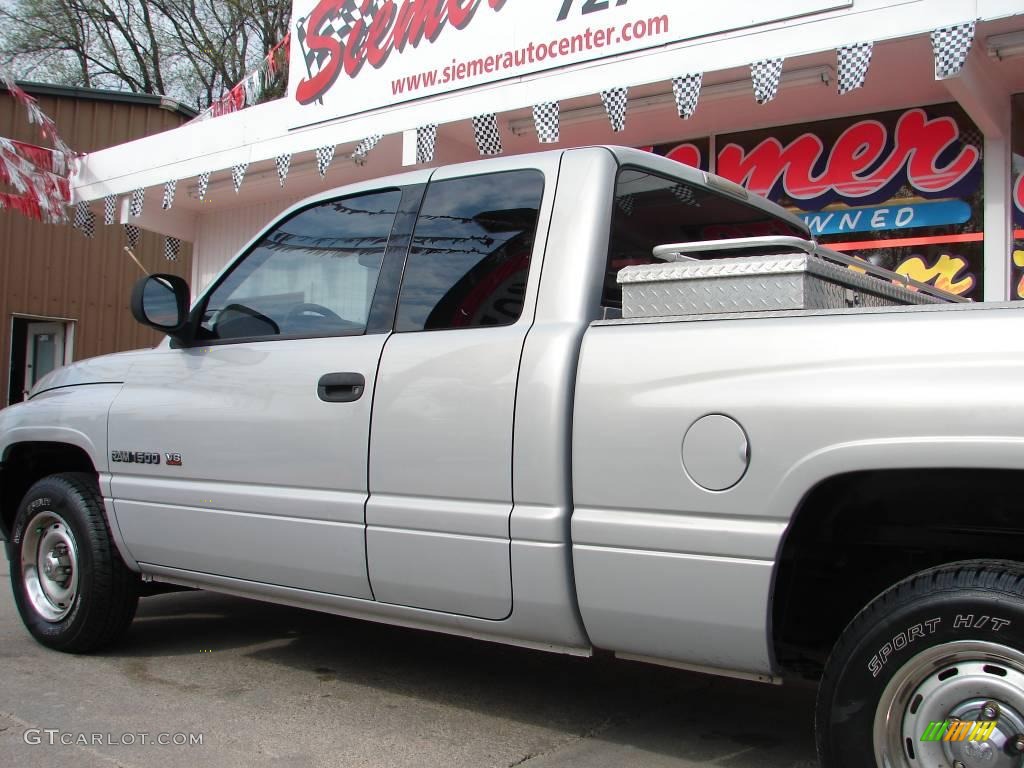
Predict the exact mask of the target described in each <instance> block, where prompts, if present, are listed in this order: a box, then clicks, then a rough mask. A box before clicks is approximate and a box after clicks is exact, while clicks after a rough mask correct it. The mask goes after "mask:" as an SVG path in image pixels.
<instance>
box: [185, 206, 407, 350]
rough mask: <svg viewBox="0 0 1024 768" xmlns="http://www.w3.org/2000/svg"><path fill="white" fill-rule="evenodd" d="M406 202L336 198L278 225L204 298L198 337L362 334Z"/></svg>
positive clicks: (228, 337)
mask: <svg viewBox="0 0 1024 768" xmlns="http://www.w3.org/2000/svg"><path fill="white" fill-rule="evenodd" d="M401 196H402V195H401V192H399V191H398V190H392V191H387V192H375V193H373V194H369V195H359V196H356V197H347V198H344V199H342V200H331V201H328V202H325V203H318V204H317V205H314V206H312V207H310V208H306V209H305V210H303V211H300V212H299V213H297V214H295V215H293V216H291V217H290V218H288V219H286V220H285V221H283V222H281V223H280V224H279V225H278V226H276V227H275V228H274V229H272V230H271V231H270V232H269V233H267V234H266V235H265V236H264V237H263V238H262V239H260V241H259V242H258V243H256V245H255V246H254V247H253V248H252V249H251V250H250V251H249V253H248V254H247V255H246V256H244V257H243V258H242V259H241V260H240V261H239V262H238V264H237V265H236V266H235V267H234V269H232V270H231V272H230V273H229V274H228V276H227V277H226V278H225V279H224V280H223V281H222V282H221V283H220V285H218V286H217V288H216V289H215V290H214V291H213V293H212V294H211V295H210V297H209V298H208V299H207V302H206V306H205V309H204V312H203V318H202V323H201V326H200V330H199V337H200V338H203V339H236V338H253V337H270V338H273V337H276V336H331V335H340V334H345V335H349V334H359V333H362V332H363V331H364V330H365V328H366V318H367V315H368V314H369V311H370V303H371V301H372V300H373V292H374V289H375V288H376V286H377V277H378V275H379V274H380V265H381V259H382V258H383V255H384V250H385V248H386V247H387V244H388V237H389V235H390V234H391V225H392V224H393V223H394V219H395V211H396V210H397V209H398V204H399V201H400V200H401Z"/></svg>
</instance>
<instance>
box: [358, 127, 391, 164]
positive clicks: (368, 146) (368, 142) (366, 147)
mask: <svg viewBox="0 0 1024 768" xmlns="http://www.w3.org/2000/svg"><path fill="white" fill-rule="evenodd" d="M383 138H384V136H383V134H380V133H375V134H373V136H367V137H366V138H365V139H363V140H362V141H360V142H359V143H358V144H356V148H355V149H354V150H352V159H353V160H354V161H355V163H356V165H365V164H366V156H367V155H368V154H370V152H371V151H372V150H373V148H374V147H376V146H377V144H378V143H380V140H381V139H383Z"/></svg>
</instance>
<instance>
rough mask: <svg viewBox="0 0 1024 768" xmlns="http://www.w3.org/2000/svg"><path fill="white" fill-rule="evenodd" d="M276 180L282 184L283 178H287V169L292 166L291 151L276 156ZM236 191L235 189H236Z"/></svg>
mask: <svg viewBox="0 0 1024 768" xmlns="http://www.w3.org/2000/svg"><path fill="white" fill-rule="evenodd" d="M276 162H277V180H278V181H279V182H280V183H281V186H282V187H283V186H284V180H285V179H287V178H288V169H289V168H291V166H292V153H291V152H286V153H285V154H283V155H278V156H277V160H276ZM236 191H237V190H236Z"/></svg>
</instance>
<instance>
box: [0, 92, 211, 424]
mask: <svg viewBox="0 0 1024 768" xmlns="http://www.w3.org/2000/svg"><path fill="white" fill-rule="evenodd" d="M39 103H40V106H41V107H42V108H43V110H44V111H45V112H46V113H47V114H48V115H50V116H51V117H52V118H53V119H54V120H55V121H56V123H57V126H58V129H59V130H60V132H61V136H62V137H63V138H64V140H65V141H66V142H67V143H68V144H69V145H70V146H71V147H72V148H73V149H75V150H76V151H78V152H88V151H92V150H95V149H99V148H102V147H106V146H110V145H112V144H117V143H120V142H124V141H128V140H130V139H134V138H138V137H140V136H143V135H145V134H148V133H155V132H157V131H163V130H167V129H170V128H174V127H176V126H178V125H180V124H181V123H182V122H183V120H184V118H183V116H182V115H180V114H178V113H174V112H169V111H167V110H164V109H159V108H157V107H154V106H148V105H139V104H126V103H117V102H103V101H89V100H84V99H77V98H66V97H54V96H40V97H39ZM0 135H2V136H7V137H9V138H13V139H18V140H21V141H27V142H30V143H33V144H43V143H45V142H44V141H43V140H42V139H41V138H40V136H39V134H38V132H37V128H36V126H32V125H29V124H28V121H27V119H26V113H25V110H24V108H22V107H21V105H20V104H18V103H17V102H15V101H14V100H13V99H12V98H11V97H10V95H9V94H8V93H7V92H6V91H3V90H0ZM153 196H154V195H153V192H152V191H150V194H149V195H148V197H150V198H152V197H153ZM147 204H149V205H159V199H156V200H154V199H150V200H147ZM93 211H94V212H95V213H96V215H97V225H96V238H95V239H93V240H90V239H88V238H86V237H84V236H83V235H82V234H81V233H79V232H78V231H76V230H74V229H72V228H71V226H70V225H51V224H43V223H40V222H36V221H32V220H30V219H28V218H26V217H24V216H22V215H21V214H18V213H15V212H11V211H5V210H0V361H2V368H0V398H2V399H0V406H3V405H5V404H6V403H7V401H8V392H7V390H8V382H9V363H10V359H11V350H10V344H11V338H10V337H11V321H12V317H14V316H16V315H22V316H38V317H54V318H67V319H69V320H74V321H76V325H75V340H74V359H75V360H80V359H82V358H85V357H93V356H95V355H102V354H106V353H109V352H117V351H122V350H126V349H136V348H139V347H146V346H152V345H154V344H155V343H156V342H157V341H158V340H159V336H158V334H156V333H154V332H152V331H150V330H149V329H147V328H144V327H143V326H141V325H139V324H138V323H136V322H135V321H134V320H133V319H132V317H131V313H130V311H129V308H128V299H129V295H130V293H131V288H132V285H133V284H134V283H135V281H136V280H137V279H138V278H139V277H140V276H141V274H142V273H141V271H140V270H139V268H138V267H137V266H136V265H135V263H134V262H132V260H131V259H130V258H129V257H128V254H126V253H125V252H124V250H123V248H124V246H125V245H126V244H127V241H126V238H125V234H124V229H123V227H122V226H121V225H120V224H114V225H111V226H104V224H103V211H102V204H100V203H97V204H94V206H93ZM163 246H164V240H163V237H161V236H158V235H155V234H151V233H147V232H143V235H142V240H141V242H140V244H139V247H138V249H137V250H136V254H137V255H138V256H139V258H140V260H141V261H142V263H143V264H144V265H145V266H146V268H147V269H148V270H149V271H151V272H169V273H172V274H177V275H181V276H183V277H185V278H186V279H188V278H189V276H190V274H191V247H190V246H189V245H188V244H187V243H183V245H182V252H181V255H180V256H179V258H178V260H177V261H176V262H168V261H167V260H166V259H165V258H164V255H163V252H164V247H163Z"/></svg>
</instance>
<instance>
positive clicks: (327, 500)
mask: <svg viewBox="0 0 1024 768" xmlns="http://www.w3.org/2000/svg"><path fill="white" fill-rule="evenodd" d="M422 192H423V186H422V185H419V186H414V187H410V188H407V189H406V190H405V197H403V191H402V190H399V189H374V190H371V191H367V192H365V193H361V194H354V195H350V196H346V197H344V198H335V199H327V200H322V201H320V202H317V203H314V204H311V205H309V206H306V207H305V208H303V209H300V210H298V211H296V212H294V213H292V214H291V215H289V216H288V217H287V218H285V219H284V220H283V221H281V222H280V223H278V224H277V225H275V226H273V227H271V228H270V229H269V230H268V231H267V232H266V233H265V234H264V235H263V236H261V237H260V238H258V239H257V240H256V241H255V242H254V243H253V245H251V246H250V248H249V249H248V251H247V252H246V253H245V254H244V255H243V256H242V257H240V258H239V259H238V260H237V262H236V263H235V264H234V265H233V266H232V268H231V269H230V270H228V271H227V272H226V273H225V274H224V275H223V276H222V277H221V278H220V279H219V281H218V282H217V283H216V284H215V285H214V286H213V288H212V290H210V291H209V292H207V295H206V297H204V298H203V299H201V300H200V307H199V311H200V312H201V325H200V328H199V330H198V340H197V343H196V344H195V345H193V346H189V347H187V348H170V347H166V346H165V347H162V348H160V349H157V350H154V351H153V352H152V354H148V355H143V356H140V357H139V359H138V362H137V363H136V365H135V366H134V368H133V369H132V370H131V372H130V375H129V376H128V381H127V382H126V384H125V386H124V389H123V390H122V392H121V393H120V394H119V395H118V397H117V399H116V401H115V402H114V404H113V406H112V408H111V411H110V421H109V436H110V449H111V452H112V459H113V461H112V463H111V467H112V475H113V477H112V481H111V488H112V495H113V497H114V505H115V509H116V513H117V522H118V525H119V527H120V529H121V533H122V535H123V537H124V540H125V543H126V544H127V547H128V549H129V551H130V552H131V554H132V556H133V557H135V558H136V559H137V560H138V561H140V562H143V563H146V564H149V565H151V566H156V567H158V568H165V569H174V570H175V571H177V572H180V571H188V572H199V573H205V574H213V575H216V576H223V577H230V578H237V579H245V580H247V581H255V582H263V583H268V584H275V585H282V586H288V587H296V588H302V589H309V590H317V591H320V592H326V593H331V594H339V595H350V596H354V597H363V598H369V597H370V591H369V585H368V581H367V576H366V555H365V543H364V541H365V537H364V504H365V502H366V498H367V452H368V447H369V425H370V401H371V398H372V393H373V386H374V380H375V378H376V374H377V365H378V362H379V360H380V353H381V349H382V348H383V346H384V343H385V341H386V339H387V336H388V332H389V331H390V325H391V318H392V317H393V315H394V306H395V300H396V297H397V276H398V275H400V274H401V266H402V261H403V260H404V256H405V249H406V247H407V245H408V233H409V232H410V231H411V227H412V223H413V222H414V221H415V217H414V213H415V211H416V210H417V208H418V204H419V201H420V199H421V198H422ZM407 207H408V208H411V210H412V212H413V214H411V215H407V216H405V215H403V214H402V211H403V210H404V209H405V208H407ZM396 214H397V221H398V223H397V224H396ZM402 221H405V222H406V223H405V225H404V226H405V227H406V231H405V237H404V242H403V243H402V246H401V249H400V250H401V252H400V253H399V254H397V256H398V258H397V259H395V258H393V255H392V252H391V251H390V250H389V245H388V244H389V239H392V240H393V239H396V237H397V235H399V234H400V233H399V232H398V230H399V229H400V227H401V226H403V225H402V224H401V222H402ZM397 239H398V240H402V239H403V238H402V237H397ZM386 254H387V257H386V258H385V255H386ZM382 264H383V272H382ZM392 267H394V269H392ZM389 270H390V271H393V272H394V274H393V275H391V276H390V277H389V274H388V273H389ZM389 292H390V296H389V295H388V294H389ZM380 309H383V312H384V314H386V315H387V318H388V323H387V326H386V327H385V328H383V329H380V328H378V329H374V328H370V329H369V330H368V327H367V326H368V322H372V316H373V313H374V312H375V311H378V310H380ZM140 461H141V462H142V463H140Z"/></svg>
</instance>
